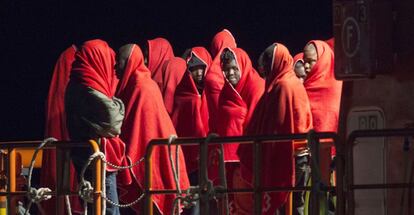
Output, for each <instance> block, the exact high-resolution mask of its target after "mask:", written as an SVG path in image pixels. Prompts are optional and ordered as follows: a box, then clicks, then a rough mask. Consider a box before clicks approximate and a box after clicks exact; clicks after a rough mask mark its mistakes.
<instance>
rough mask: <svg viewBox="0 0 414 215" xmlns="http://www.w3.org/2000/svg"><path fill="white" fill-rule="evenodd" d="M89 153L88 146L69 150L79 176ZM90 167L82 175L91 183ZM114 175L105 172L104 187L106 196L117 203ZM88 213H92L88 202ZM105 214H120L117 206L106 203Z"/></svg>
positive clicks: (90, 151)
mask: <svg viewBox="0 0 414 215" xmlns="http://www.w3.org/2000/svg"><path fill="white" fill-rule="evenodd" d="M90 155H92V150H91V149H89V148H74V149H72V150H71V158H72V162H73V165H74V166H75V169H76V172H78V174H79V176H80V172H81V171H82V168H83V166H84V165H85V164H86V161H87V160H88V158H89V156H90ZM92 169H93V168H92V167H91V166H89V168H88V169H87V170H86V172H85V175H84V178H85V179H86V180H88V181H90V182H91V183H93V181H92V179H93V177H92V176H93V174H92ZM116 175H117V173H116V172H106V180H105V188H106V197H107V198H108V199H110V200H112V201H113V202H115V203H119V200H118V191H117V186H116ZM92 186H93V185H92ZM88 214H94V213H93V205H92V204H88ZM106 214H108V215H120V214H121V213H120V212H119V207H116V206H113V205H111V204H109V203H106Z"/></svg>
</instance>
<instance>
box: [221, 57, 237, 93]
mask: <svg viewBox="0 0 414 215" xmlns="http://www.w3.org/2000/svg"><path fill="white" fill-rule="evenodd" d="M222 70H223V72H224V75H225V76H226V78H227V80H228V81H229V82H230V84H231V85H233V87H235V86H236V85H237V83H239V81H240V70H239V67H238V66H237V63H236V60H230V61H225V62H223V65H222Z"/></svg>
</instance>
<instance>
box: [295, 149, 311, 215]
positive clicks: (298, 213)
mask: <svg viewBox="0 0 414 215" xmlns="http://www.w3.org/2000/svg"><path fill="white" fill-rule="evenodd" d="M295 171H296V173H295V178H296V186H301V187H303V186H306V184H307V183H308V180H309V176H310V166H309V155H302V156H295ZM305 193H306V192H305V191H300V192H294V193H293V215H303V214H304V209H305Z"/></svg>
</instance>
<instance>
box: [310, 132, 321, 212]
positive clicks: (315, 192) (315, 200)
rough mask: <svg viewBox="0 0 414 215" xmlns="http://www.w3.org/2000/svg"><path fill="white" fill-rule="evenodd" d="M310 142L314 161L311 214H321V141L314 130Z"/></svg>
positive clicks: (312, 168) (312, 166) (312, 167)
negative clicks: (317, 139) (315, 135)
mask: <svg viewBox="0 0 414 215" xmlns="http://www.w3.org/2000/svg"><path fill="white" fill-rule="evenodd" d="M308 138H309V139H308V143H309V146H310V148H311V156H312V158H311V159H312V163H313V165H311V179H312V192H311V209H312V210H311V215H317V214H319V209H320V205H319V204H320V202H319V199H320V198H319V197H320V190H319V186H320V180H319V178H320V172H319V171H317V170H318V169H319V168H320V165H319V150H320V149H319V148H320V147H319V141H316V140H315V138H314V131H310V132H309V137H308Z"/></svg>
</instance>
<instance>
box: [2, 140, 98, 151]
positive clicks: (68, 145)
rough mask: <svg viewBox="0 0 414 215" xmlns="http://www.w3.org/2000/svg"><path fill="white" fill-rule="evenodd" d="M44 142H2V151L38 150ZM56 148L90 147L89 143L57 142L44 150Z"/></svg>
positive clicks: (50, 143) (51, 143)
mask: <svg viewBox="0 0 414 215" xmlns="http://www.w3.org/2000/svg"><path fill="white" fill-rule="evenodd" d="M40 143H42V141H9V142H0V149H8V148H15V149H18V148H36V147H38V146H39V144H40ZM56 147H62V148H73V147H85V148H87V147H90V144H89V143H88V142H70V141H55V142H49V143H48V144H46V145H45V146H44V147H43V148H44V149H53V148H56Z"/></svg>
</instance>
